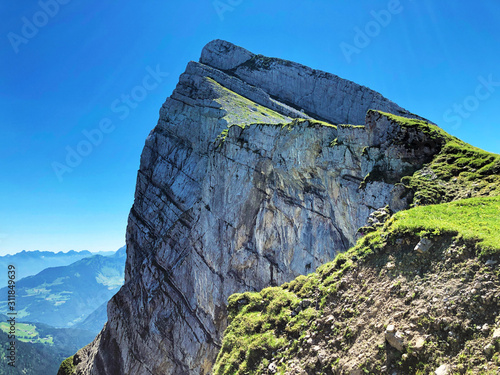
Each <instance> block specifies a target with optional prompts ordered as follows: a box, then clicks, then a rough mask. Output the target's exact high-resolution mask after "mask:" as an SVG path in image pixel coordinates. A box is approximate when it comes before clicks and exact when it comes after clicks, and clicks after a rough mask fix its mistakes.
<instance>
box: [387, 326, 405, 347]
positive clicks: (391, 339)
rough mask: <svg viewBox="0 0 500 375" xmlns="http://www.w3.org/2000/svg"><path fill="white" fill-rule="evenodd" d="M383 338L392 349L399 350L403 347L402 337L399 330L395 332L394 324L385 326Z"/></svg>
mask: <svg viewBox="0 0 500 375" xmlns="http://www.w3.org/2000/svg"><path fill="white" fill-rule="evenodd" d="M385 339H386V340H387V342H388V343H389V345H391V346H392V347H393V348H394V349H396V350H399V351H400V352H401V351H403V349H404V339H403V335H402V334H401V332H396V328H395V327H394V325H392V324H391V325H389V326H387V329H386V330H385Z"/></svg>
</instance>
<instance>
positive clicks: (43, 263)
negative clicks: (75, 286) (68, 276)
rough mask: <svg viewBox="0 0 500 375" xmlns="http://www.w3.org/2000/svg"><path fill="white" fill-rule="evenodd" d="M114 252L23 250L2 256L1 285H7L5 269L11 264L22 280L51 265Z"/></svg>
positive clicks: (0, 265)
mask: <svg viewBox="0 0 500 375" xmlns="http://www.w3.org/2000/svg"><path fill="white" fill-rule="evenodd" d="M112 254H114V251H106V252H105V251H103V252H99V253H91V252H90V251H88V250H83V251H75V250H71V251H68V252H66V253H63V252H62V251H59V252H57V253H54V252H51V251H38V250H36V251H26V250H23V251H21V252H19V253H17V254H13V255H4V256H0V287H4V286H6V285H7V271H5V272H3V270H7V267H8V266H9V265H14V266H15V267H16V279H17V280H20V279H22V278H24V277H28V276H32V275H36V274H37V273H39V272H40V271H43V270H44V269H46V268H49V267H60V266H67V265H70V264H71V263H74V262H76V261H78V260H80V259H83V258H88V257H91V256H93V255H104V256H107V255H112Z"/></svg>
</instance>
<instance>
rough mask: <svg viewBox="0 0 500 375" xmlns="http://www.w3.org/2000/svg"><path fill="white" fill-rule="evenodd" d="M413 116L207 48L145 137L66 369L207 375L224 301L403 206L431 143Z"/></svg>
mask: <svg viewBox="0 0 500 375" xmlns="http://www.w3.org/2000/svg"><path fill="white" fill-rule="evenodd" d="M395 115H397V116H395ZM399 116H404V117H399ZM415 117H417V116H415V115H412V114H411V113H410V112H408V111H407V110H405V109H403V108H401V107H399V106H398V105H397V104H395V103H393V102H391V101H390V100H388V99H386V98H384V97H383V96H382V95H380V94H379V93H377V92H375V91H373V90H370V89H368V88H366V87H364V86H360V85H358V84H356V83H353V82H350V81H347V80H344V79H341V78H339V77H338V76H335V75H333V74H330V73H325V72H321V71H318V70H314V69H311V68H308V67H305V66H303V65H300V64H297V63H293V62H290V61H286V60H281V59H277V58H268V57H265V56H262V55H255V54H253V53H251V52H249V51H247V50H245V49H243V48H241V47H237V46H235V45H233V44H231V43H229V42H225V41H221V40H216V41H213V42H210V43H209V44H208V45H207V46H206V47H205V48H204V49H203V52H202V56H201V60H200V62H190V63H189V64H188V66H187V68H186V71H185V72H184V73H183V74H182V75H181V77H180V78H179V83H178V85H177V87H176V88H175V90H174V92H173V93H172V95H171V96H170V97H169V98H168V99H167V101H166V102H165V104H164V105H163V106H162V108H161V110H160V118H159V121H158V124H157V126H156V127H155V129H154V130H153V131H152V132H151V133H150V135H149V137H148V138H147V140H146V144H145V147H144V150H143V153H142V156H141V165H140V169H139V172H138V177H137V186H136V193H135V201H134V205H133V207H132V209H131V212H130V216H129V222H128V227H127V264H126V276H125V285H124V286H123V287H122V288H121V290H120V291H119V292H118V293H117V294H116V295H115V296H114V297H113V299H112V300H111V301H110V303H109V304H108V317H109V320H108V323H107V324H106V326H105V327H104V329H103V331H102V332H101V333H100V334H99V336H98V337H97V338H96V340H95V341H94V342H93V343H91V344H90V345H89V346H88V347H86V348H84V349H82V350H81V351H79V352H78V353H77V354H76V355H75V356H74V357H73V359H72V360H71V361H72V363H73V364H74V366H75V369H74V373H77V374H96V375H97V374H99V375H101V374H102V375H104V374H115V373H120V374H160V373H161V374H175V375H183V374H193V375H194V374H197V375H198V374H209V373H210V372H211V369H212V366H213V364H214V361H215V358H216V356H217V353H218V352H219V349H220V347H221V342H222V335H223V332H224V330H225V329H226V327H227V323H228V322H227V300H228V297H229V296H230V295H232V294H233V293H236V292H246V291H259V290H261V289H262V288H265V287H267V286H271V285H280V284H282V283H285V282H288V281H290V280H292V279H294V278H295V277H297V276H299V275H303V274H307V273H310V272H312V271H314V270H315V269H316V268H317V267H319V266H320V265H322V264H324V263H326V262H328V261H330V260H332V259H333V258H334V257H335V255H336V254H338V253H339V252H344V251H346V250H347V249H348V248H349V247H351V246H352V245H354V243H355V241H356V239H357V238H358V237H359V233H358V229H359V228H360V227H363V226H365V225H366V224H367V223H368V219H369V217H370V214H371V213H372V212H373V211H376V210H377V209H381V208H385V207H386V206H387V209H388V210H390V211H391V212H395V211H399V210H401V209H404V208H406V207H407V206H408V203H409V201H408V199H409V196H408V195H407V192H406V191H405V189H404V187H403V186H402V185H401V184H398V182H399V180H400V179H401V178H402V177H403V176H405V175H411V174H413V172H414V171H415V170H417V169H419V168H421V167H422V165H423V163H424V162H425V161H426V160H427V159H429V158H431V157H432V155H434V154H435V153H437V152H439V150H440V147H441V143H440V142H439V139H436V138H435V137H433V136H432V134H430V133H428V132H426V131H422V128H420V127H418V126H413V125H414V124H413V123H408V124H407V123H406V122H405V121H406V120H408V119H409V118H415ZM408 121H409V120H408ZM412 121H418V120H412ZM420 122H421V123H423V124H427V123H425V122H422V121H420ZM420 122H419V123H420ZM348 124H354V125H348ZM365 124H366V125H365ZM412 124H413V125H412Z"/></svg>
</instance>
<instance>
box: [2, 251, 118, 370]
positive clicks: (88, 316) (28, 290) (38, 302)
mask: <svg viewBox="0 0 500 375" xmlns="http://www.w3.org/2000/svg"><path fill="white" fill-rule="evenodd" d="M125 260H126V248H125V246H124V247H122V248H120V249H119V250H118V251H116V252H108V253H100V254H97V255H96V254H95V253H91V252H89V251H80V252H76V251H70V252H68V253H62V252H61V253H51V252H41V251H34V252H26V251H23V252H21V253H18V254H15V255H8V256H4V257H0V265H3V266H4V267H5V268H4V269H5V276H6V275H7V266H8V265H9V264H14V265H15V266H16V271H18V273H17V275H16V276H17V277H16V295H17V299H16V308H17V312H18V315H17V321H18V322H17V325H16V335H17V361H16V368H15V369H14V368H11V367H10V366H8V365H7V360H6V358H5V355H6V354H5V353H7V352H8V350H7V349H8V347H7V346H6V344H7V343H8V342H9V340H8V339H7V334H6V333H5V332H6V331H8V329H9V326H8V324H7V323H6V321H7V316H5V315H0V347H1V348H2V349H4V350H1V351H0V362H1V363H0V375H3V374H9V375H11V374H12V375H15V374H28V375H38V374H40V375H42V374H43V375H47V374H53V375H55V374H56V373H57V370H58V368H59V365H60V364H61V362H62V361H63V360H64V359H65V358H67V357H69V356H70V355H72V354H73V353H74V352H75V351H76V350H78V349H79V348H81V347H83V346H85V345H87V344H88V343H90V342H91V341H92V340H93V339H94V337H95V336H96V335H97V333H98V332H99V331H100V330H101V329H102V327H103V326H104V324H105V323H106V321H107V313H106V307H107V303H108V301H109V299H110V298H111V297H112V296H113V295H114V294H115V293H116V292H117V291H118V289H119V288H120V287H121V285H122V284H123V278H124V270H125ZM65 263H70V264H65ZM44 266H49V267H48V268H45V269H43V270H41V271H40V272H38V273H37V274H35V275H30V276H28V277H24V278H21V277H19V276H20V274H21V270H22V272H23V274H24V275H25V274H29V273H31V272H34V271H36V270H37V269H40V268H42V267H44ZM4 285H7V284H6V281H5V282H4ZM6 296H7V288H6V287H4V288H2V289H0V299H2V300H1V301H0V313H1V314H5V313H6V312H7V311H6V306H7V304H6V301H5V298H6ZM56 327H58V328H56Z"/></svg>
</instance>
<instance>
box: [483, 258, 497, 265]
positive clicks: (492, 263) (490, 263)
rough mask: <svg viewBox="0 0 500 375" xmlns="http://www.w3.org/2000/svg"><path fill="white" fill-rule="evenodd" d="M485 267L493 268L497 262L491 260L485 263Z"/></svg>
mask: <svg viewBox="0 0 500 375" xmlns="http://www.w3.org/2000/svg"><path fill="white" fill-rule="evenodd" d="M485 264H486V265H487V266H494V265H495V264H497V261H496V260H493V259H490V260H488V261H486V263H485Z"/></svg>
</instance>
